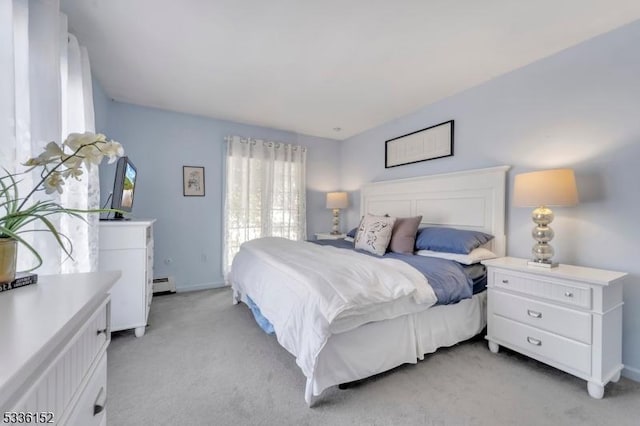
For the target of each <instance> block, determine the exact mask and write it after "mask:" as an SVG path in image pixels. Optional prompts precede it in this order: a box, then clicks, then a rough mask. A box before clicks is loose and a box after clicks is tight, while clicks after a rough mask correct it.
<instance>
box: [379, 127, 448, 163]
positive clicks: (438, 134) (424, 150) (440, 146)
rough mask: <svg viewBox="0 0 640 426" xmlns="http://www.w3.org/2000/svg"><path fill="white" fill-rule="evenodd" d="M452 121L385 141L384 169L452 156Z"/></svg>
mask: <svg viewBox="0 0 640 426" xmlns="http://www.w3.org/2000/svg"><path fill="white" fill-rule="evenodd" d="M453 122H454V120H449V121H445V122H443V123H439V124H436V125H434V126H430V127H427V128H425V129H421V130H417V131H415V132H412V133H408V134H406V135H402V136H398V137H397V138H393V139H389V140H388V141H385V149H384V167H385V169H389V168H391V167H397V166H404V165H405V164H413V163H419V162H421V161H428V160H435V159H436V158H444V157H451V156H453V128H454V125H453V124H454V123H453Z"/></svg>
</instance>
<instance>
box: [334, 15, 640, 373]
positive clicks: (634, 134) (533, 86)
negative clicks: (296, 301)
mask: <svg viewBox="0 0 640 426" xmlns="http://www.w3.org/2000/svg"><path fill="white" fill-rule="evenodd" d="M638 46H640V21H638V22H636V23H633V24H630V25H628V26H625V27H623V28H621V29H618V30H616V31H613V32H611V33H608V34H605V35H602V36H600V37H597V38H594V39H592V40H589V41H587V42H585V43H582V44H580V45H578V46H576V47H573V48H571V49H568V50H565V51H563V52H560V53H558V54H556V55H554V56H552V57H549V58H546V59H543V60H541V61H538V62H535V63H533V64H531V65H529V66H526V67H523V68H521V69H518V70H516V71H514V72H511V73H509V74H507V75H504V76H501V77H498V78H496V79H494V80H491V81H489V82H488V83H485V84H483V85H480V86H477V87H475V88H473V89H470V90H467V91H465V92H462V93H460V94H458V95H455V96H452V97H450V98H447V99H445V100H443V101H440V102H437V103H435V104H433V105H430V106H427V107H425V108H423V109H421V110H419V111H417V112H415V113H413V114H410V115H407V116H405V117H402V118H400V119H397V120H394V121H392V122H389V123H387V124H384V125H382V126H379V127H376V128H373V129H371V130H368V131H366V132H364V133H362V134H360V135H357V136H355V137H352V138H350V139H348V140H347V141H345V142H344V143H343V144H342V145H341V155H340V156H341V158H342V159H343V160H342V168H341V171H342V174H341V176H342V186H343V188H344V189H346V190H350V191H353V192H352V195H351V198H352V199H353V200H354V201H355V203H354V205H353V206H352V207H351V209H350V210H349V211H348V212H347V218H348V220H347V222H348V225H349V226H355V225H357V223H358V220H359V211H358V209H359V198H358V192H357V189H358V188H360V186H361V185H362V184H364V183H366V182H370V181H377V180H388V179H396V178H404V177H412V176H418V175H425V174H433V173H441V172H448V171H455V170H464V169H471V168H480V167H488V166H495V165H502V164H508V165H512V166H513V169H512V170H511V171H510V173H509V184H508V186H509V188H508V189H509V192H511V187H512V183H513V176H514V175H515V174H518V173H521V172H525V171H529V170H537V169H545V168H554V167H571V168H574V169H575V171H576V178H577V184H578V191H579V193H580V198H581V202H580V204H579V205H578V206H576V207H572V208H557V209H554V212H555V213H556V219H555V221H554V224H553V228H554V230H555V231H556V237H555V239H554V240H553V245H554V247H555V248H556V256H555V257H556V259H557V260H559V261H561V262H564V263H572V264H577V265H584V266H591V267H596V268H604V269H613V270H619V271H624V272H628V273H629V274H630V276H629V278H628V280H627V281H626V285H625V290H624V300H625V306H624V329H623V335H624V337H623V340H624V343H623V361H624V363H625V364H626V365H627V369H626V370H625V375H627V376H630V377H633V378H635V379H636V380H640V282H639V281H640V263H639V262H638V261H637V259H636V256H635V253H636V250H637V249H638V247H637V246H636V245H637V244H638V242H640V222H639V221H640V167H639V162H640V49H639V48H638ZM472 65H473V64H469V66H472ZM450 119H455V132H456V133H455V155H454V156H453V157H449V158H443V159H438V160H433V161H427V162H422V163H417V164H413V165H406V166H401V167H396V168H392V169H385V168H384V141H385V140H387V139H390V138H393V137H396V136H400V135H403V134H406V133H409V132H413V131H415V130H419V129H422V128H425V127H428V126H430V125H433V124H437V123H440V122H442V121H446V120H450ZM509 199H510V197H509ZM509 199H508V202H509ZM507 220H508V223H507V229H508V230H507V236H508V239H507V250H508V254H509V255H511V256H518V257H529V250H530V247H531V245H532V242H533V240H532V239H531V236H530V229H531V228H532V226H533V224H532V222H531V219H530V210H529V209H522V208H512V207H511V206H509V207H508V219H507Z"/></svg>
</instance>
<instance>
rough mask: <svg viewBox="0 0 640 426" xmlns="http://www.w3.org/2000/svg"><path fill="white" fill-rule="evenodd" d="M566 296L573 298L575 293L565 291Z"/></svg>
mask: <svg viewBox="0 0 640 426" xmlns="http://www.w3.org/2000/svg"><path fill="white" fill-rule="evenodd" d="M564 296H565V297H573V293H571V292H570V291H565V292H564Z"/></svg>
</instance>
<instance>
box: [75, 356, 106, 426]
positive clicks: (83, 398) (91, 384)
mask: <svg viewBox="0 0 640 426" xmlns="http://www.w3.org/2000/svg"><path fill="white" fill-rule="evenodd" d="M106 403H107V354H106V353H105V354H103V355H102V358H101V359H100V361H99V362H98V366H97V367H96V369H95V371H94V372H93V374H92V375H91V377H90V378H89V380H88V382H87V385H86V386H85V387H84V389H83V390H82V392H81V394H80V397H79V398H78V402H77V403H76V405H75V407H73V409H72V410H71V412H70V416H69V419H68V421H67V422H66V424H67V425H68V426H98V425H100V424H102V423H103V420H104V419H105V417H106V413H107V412H106Z"/></svg>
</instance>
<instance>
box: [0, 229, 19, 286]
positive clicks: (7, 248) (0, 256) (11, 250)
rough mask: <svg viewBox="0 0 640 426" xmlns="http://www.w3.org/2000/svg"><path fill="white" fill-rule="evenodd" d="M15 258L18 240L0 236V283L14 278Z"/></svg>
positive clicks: (16, 256)
mask: <svg viewBox="0 0 640 426" xmlns="http://www.w3.org/2000/svg"><path fill="white" fill-rule="evenodd" d="M17 259H18V241H17V240H14V239H13V238H0V283H9V282H11V281H13V280H14V279H15V277H16V260H17Z"/></svg>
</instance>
